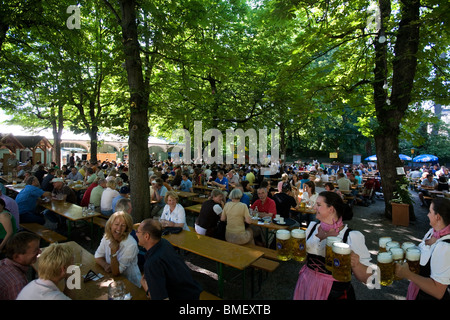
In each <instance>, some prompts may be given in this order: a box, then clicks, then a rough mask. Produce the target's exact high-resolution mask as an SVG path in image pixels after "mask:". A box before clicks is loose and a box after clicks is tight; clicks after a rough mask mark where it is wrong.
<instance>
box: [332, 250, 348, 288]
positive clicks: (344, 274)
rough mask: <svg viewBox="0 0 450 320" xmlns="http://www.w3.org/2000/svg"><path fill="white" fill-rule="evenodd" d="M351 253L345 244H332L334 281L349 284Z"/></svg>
mask: <svg viewBox="0 0 450 320" xmlns="http://www.w3.org/2000/svg"><path fill="white" fill-rule="evenodd" d="M351 252H352V249H351V248H350V245H348V244H347V243H342V242H335V243H333V278H334V279H335V280H336V281H341V282H349V281H350V280H351V279H352V266H351V259H350V254H351Z"/></svg>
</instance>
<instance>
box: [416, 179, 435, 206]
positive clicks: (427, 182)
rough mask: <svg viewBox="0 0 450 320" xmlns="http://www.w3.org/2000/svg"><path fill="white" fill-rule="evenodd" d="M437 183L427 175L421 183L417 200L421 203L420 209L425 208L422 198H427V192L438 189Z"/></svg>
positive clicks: (425, 204) (428, 193)
mask: <svg viewBox="0 0 450 320" xmlns="http://www.w3.org/2000/svg"><path fill="white" fill-rule="evenodd" d="M438 184H439V183H438V182H437V181H436V180H435V179H434V176H433V174H431V173H429V174H427V177H426V178H425V179H424V180H423V181H422V183H421V184H420V187H419V199H420V201H421V202H422V207H425V206H427V203H426V202H425V198H424V197H429V196H430V192H429V190H436V189H437V187H438Z"/></svg>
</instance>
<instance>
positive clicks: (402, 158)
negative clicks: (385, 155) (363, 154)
mask: <svg viewBox="0 0 450 320" xmlns="http://www.w3.org/2000/svg"><path fill="white" fill-rule="evenodd" d="M398 156H399V157H400V160H406V161H409V160H412V158H411V157H408V156H407V155H406V154H402V153H400V154H399V155H398ZM364 160H366V161H377V155H376V154H374V155H373V156H370V157H367V158H365V159H364Z"/></svg>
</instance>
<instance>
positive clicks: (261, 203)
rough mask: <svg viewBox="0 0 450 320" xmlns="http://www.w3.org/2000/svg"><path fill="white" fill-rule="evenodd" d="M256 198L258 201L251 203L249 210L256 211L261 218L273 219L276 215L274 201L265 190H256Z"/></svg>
mask: <svg viewBox="0 0 450 320" xmlns="http://www.w3.org/2000/svg"><path fill="white" fill-rule="evenodd" d="M258 198H259V199H258V200H256V201H255V202H253V204H252V205H251V206H250V208H251V209H252V210H255V209H258V212H259V216H260V217H261V218H263V217H271V218H272V219H273V218H275V215H276V214H277V205H276V204H275V201H274V200H272V199H270V198H269V196H268V191H267V188H259V189H258Z"/></svg>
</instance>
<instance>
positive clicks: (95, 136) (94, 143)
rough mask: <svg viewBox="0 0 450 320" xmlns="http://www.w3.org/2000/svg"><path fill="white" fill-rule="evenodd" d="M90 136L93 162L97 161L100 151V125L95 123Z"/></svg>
mask: <svg viewBox="0 0 450 320" xmlns="http://www.w3.org/2000/svg"><path fill="white" fill-rule="evenodd" d="M89 137H90V138H91V152H90V153H91V159H90V161H91V163H92V162H97V153H98V127H97V126H95V125H93V126H92V127H91V130H90V131H89Z"/></svg>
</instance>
